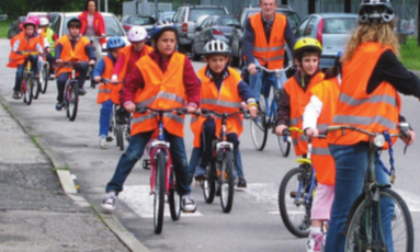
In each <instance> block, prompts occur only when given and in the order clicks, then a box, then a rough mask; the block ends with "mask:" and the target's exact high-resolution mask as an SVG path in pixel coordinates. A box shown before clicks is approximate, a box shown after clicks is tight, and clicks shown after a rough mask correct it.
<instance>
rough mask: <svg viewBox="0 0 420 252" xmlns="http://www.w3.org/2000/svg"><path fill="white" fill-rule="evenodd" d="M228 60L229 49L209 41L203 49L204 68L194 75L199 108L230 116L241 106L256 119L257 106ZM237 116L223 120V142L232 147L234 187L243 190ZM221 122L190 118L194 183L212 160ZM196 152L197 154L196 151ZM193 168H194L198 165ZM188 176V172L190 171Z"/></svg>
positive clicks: (214, 41) (219, 120) (239, 131)
mask: <svg viewBox="0 0 420 252" xmlns="http://www.w3.org/2000/svg"><path fill="white" fill-rule="evenodd" d="M229 56H230V49H229V46H228V45H227V44H226V43H224V42H222V41H220V40H212V41H210V42H208V43H207V44H206V45H205V46H204V57H205V60H206V63H207V66H205V67H203V68H202V69H201V70H199V71H198V73H197V75H198V78H199V79H200V81H201V95H200V99H201V108H206V109H207V110H209V111H216V112H219V113H224V112H227V113H233V112H235V111H238V109H239V108H241V102H242V101H244V102H246V103H247V104H248V107H249V110H250V113H251V116H253V117H254V118H255V117H256V116H257V106H256V105H257V103H256V102H255V97H254V94H253V92H252V90H251V88H250V87H249V86H248V84H246V83H245V82H244V81H242V79H241V77H240V75H239V73H238V72H236V70H234V69H233V68H230V67H229V66H228V62H229ZM242 121H243V118H242V116H241V115H237V116H234V117H231V118H228V119H227V122H226V129H227V136H226V137H227V141H229V142H231V143H233V146H234V153H235V155H234V157H235V160H236V162H235V164H236V168H237V172H238V177H239V179H238V187H246V180H245V176H244V174H243V170H242V164H241V162H240V160H237V159H240V155H239V136H240V135H241V133H242V130H243V128H242ZM221 123H222V122H221V119H214V118H211V117H205V116H193V117H192V119H191V129H192V131H193V133H194V149H195V150H193V154H192V155H191V160H195V162H190V167H191V166H192V168H190V169H192V170H195V179H196V180H203V179H205V175H206V167H207V166H208V165H209V163H210V161H211V158H212V151H213V150H212V141H213V139H214V138H215V136H218V134H219V132H220V129H221ZM197 150H199V151H197ZM198 160H200V161H199V165H198V166H197V168H196V167H195V165H196V164H194V163H198ZM190 172H191V171H190Z"/></svg>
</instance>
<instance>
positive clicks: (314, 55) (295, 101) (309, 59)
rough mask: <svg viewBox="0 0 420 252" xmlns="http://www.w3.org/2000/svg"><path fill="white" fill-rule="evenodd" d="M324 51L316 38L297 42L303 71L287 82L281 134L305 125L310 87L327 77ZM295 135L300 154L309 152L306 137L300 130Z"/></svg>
mask: <svg viewBox="0 0 420 252" xmlns="http://www.w3.org/2000/svg"><path fill="white" fill-rule="evenodd" d="M321 52H322V46H321V44H320V43H319V41H318V40H317V39H315V38H311V37H304V38H301V39H299V40H298V41H297V42H296V44H295V47H294V48H293V57H294V59H295V63H296V65H297V66H298V68H299V70H298V71H296V73H295V75H294V76H292V77H291V78H289V79H288V80H287V81H286V83H284V92H283V93H282V96H281V99H280V101H279V102H278V109H277V119H276V125H277V126H276V129H275V132H276V134H277V135H279V136H281V135H283V132H284V130H286V129H287V128H288V126H290V127H298V128H300V129H301V128H302V116H303V110H304V109H305V106H306V104H308V102H309V98H310V96H311V93H310V92H309V90H310V89H311V88H312V87H313V86H315V85H316V84H318V83H319V82H320V81H322V80H323V79H324V73H322V71H321V70H320V69H319V57H320V56H321ZM291 135H292V139H293V145H294V148H295V154H296V156H304V155H306V153H307V148H308V142H307V138H306V136H304V135H302V134H299V133H298V132H292V133H291Z"/></svg>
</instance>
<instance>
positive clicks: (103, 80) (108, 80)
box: [100, 78, 124, 85]
mask: <svg viewBox="0 0 420 252" xmlns="http://www.w3.org/2000/svg"><path fill="white" fill-rule="evenodd" d="M100 82H101V83H106V84H113V85H118V84H123V83H124V81H117V80H110V79H107V78H101V81H100Z"/></svg>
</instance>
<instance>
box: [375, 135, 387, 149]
mask: <svg viewBox="0 0 420 252" xmlns="http://www.w3.org/2000/svg"><path fill="white" fill-rule="evenodd" d="M373 144H374V145H375V146H376V147H378V148H382V147H383V146H384V145H385V136H384V135H382V134H378V135H376V136H375V138H374V139H373Z"/></svg>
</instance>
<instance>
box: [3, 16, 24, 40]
mask: <svg viewBox="0 0 420 252" xmlns="http://www.w3.org/2000/svg"><path fill="white" fill-rule="evenodd" d="M25 20H26V16H20V17H18V18H17V19H16V20H15V21H13V23H11V24H10V28H9V31H8V32H7V38H8V39H11V38H13V37H14V36H16V35H17V34H19V33H20V31H21V30H20V26H21V24H22V23H23V22H24V21H25Z"/></svg>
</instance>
